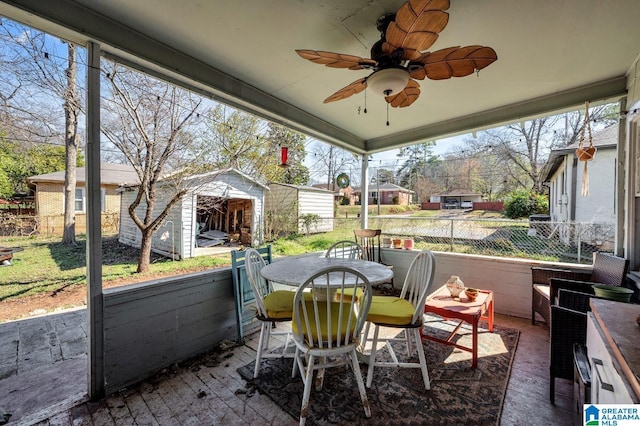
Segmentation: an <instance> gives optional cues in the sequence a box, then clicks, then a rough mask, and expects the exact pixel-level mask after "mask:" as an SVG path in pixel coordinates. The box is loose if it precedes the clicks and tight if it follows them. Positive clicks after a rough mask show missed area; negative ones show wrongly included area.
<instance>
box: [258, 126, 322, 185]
mask: <svg viewBox="0 0 640 426" xmlns="http://www.w3.org/2000/svg"><path fill="white" fill-rule="evenodd" d="M306 139H307V138H306V136H305V135H303V134H302V133H298V132H295V131H293V130H291V129H288V128H286V127H284V126H280V125H277V124H274V123H269V124H268V133H267V138H266V142H267V143H266V146H265V148H266V149H267V152H266V155H265V156H264V157H263V161H261V162H260V164H261V165H262V167H260V168H259V169H258V170H259V172H260V174H261V175H262V176H264V177H265V179H266V181H267V182H278V183H288V184H291V185H307V184H308V183H309V169H308V168H307V167H306V166H305V165H304V158H305V156H306V151H305V147H304V144H305V141H306ZM282 147H287V152H288V161H287V166H286V167H282V166H281V164H280V158H279V153H280V148H282ZM274 151H275V152H277V153H278V155H273V152H274ZM274 158H276V159H277V160H276V161H275V162H274V161H273V159H274Z"/></svg>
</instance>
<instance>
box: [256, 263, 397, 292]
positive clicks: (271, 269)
mask: <svg viewBox="0 0 640 426" xmlns="http://www.w3.org/2000/svg"><path fill="white" fill-rule="evenodd" d="M336 265H339V266H348V267H351V268H354V269H355V270H357V271H358V272H360V273H362V274H363V275H364V276H365V277H367V279H368V280H369V282H370V283H371V285H378V284H383V283H387V282H390V281H391V279H392V278H393V271H392V270H391V269H390V268H389V267H387V266H385V265H382V264H380V263H376V262H369V261H366V260H350V259H335V258H326V257H324V256H323V257H316V256H305V257H293V258H287V259H283V260H278V261H275V262H273V263H271V264H269V265H266V266H265V267H264V268H262V271H261V274H262V276H263V277H264V278H266V279H268V280H270V281H273V282H275V283H280V284H286V285H291V286H299V285H300V284H302V283H303V282H304V281H305V280H306V279H307V278H308V277H310V276H311V275H312V274H314V273H315V272H317V271H319V270H320V269H322V268H325V267H327V266H336Z"/></svg>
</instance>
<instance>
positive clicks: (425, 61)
mask: <svg viewBox="0 0 640 426" xmlns="http://www.w3.org/2000/svg"><path fill="white" fill-rule="evenodd" d="M497 59H498V55H497V54H496V51H495V50H493V49H492V48H490V47H486V46H475V45H474V46H464V47H460V46H456V47H449V48H447V49H442V50H436V51H435V52H427V53H424V54H423V55H422V56H420V57H419V58H418V59H417V60H415V61H411V63H410V64H409V69H410V70H411V71H410V74H409V75H410V76H411V77H412V78H415V79H417V80H424V78H425V77H426V78H429V79H431V80H446V79H448V78H451V77H464V76H467V75H469V74H473V72H475V71H479V70H481V69H483V68H485V67H487V66H489V65H491V64H492V63H493V62H495V61H496V60H497Z"/></svg>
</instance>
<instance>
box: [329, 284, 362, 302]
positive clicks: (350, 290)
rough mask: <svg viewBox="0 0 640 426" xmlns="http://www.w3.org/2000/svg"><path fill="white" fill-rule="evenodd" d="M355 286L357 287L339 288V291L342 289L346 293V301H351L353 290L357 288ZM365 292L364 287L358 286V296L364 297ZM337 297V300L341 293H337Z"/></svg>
mask: <svg viewBox="0 0 640 426" xmlns="http://www.w3.org/2000/svg"><path fill="white" fill-rule="evenodd" d="M355 288H356V287H351V288H345V289H344V290H338V292H337V293H339V292H341V291H342V293H344V301H345V302H351V298H352V297H353V291H354V290H355ZM363 294H364V290H363V289H362V287H358V291H357V292H356V295H357V298H360V297H362V295H363ZM335 297H336V300H337V301H339V300H340V294H336V296H335Z"/></svg>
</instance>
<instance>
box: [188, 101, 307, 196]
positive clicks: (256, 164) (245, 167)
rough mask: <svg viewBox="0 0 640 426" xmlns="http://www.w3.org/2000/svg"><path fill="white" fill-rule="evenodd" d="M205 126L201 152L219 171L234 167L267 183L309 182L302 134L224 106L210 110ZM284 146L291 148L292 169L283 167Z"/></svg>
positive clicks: (300, 183)
mask: <svg viewBox="0 0 640 426" xmlns="http://www.w3.org/2000/svg"><path fill="white" fill-rule="evenodd" d="M203 125H204V126H203V127H204V131H203V132H201V134H200V138H199V139H200V140H199V142H198V143H199V148H198V149H199V151H200V153H201V155H203V156H205V157H206V158H208V159H209V161H210V163H211V164H213V165H214V166H215V167H216V168H220V169H222V168H227V167H233V168H236V169H238V170H240V171H242V172H243V173H245V174H246V175H248V176H251V177H254V178H256V179H258V180H262V181H264V182H266V183H268V182H282V183H290V184H296V185H304V184H306V183H308V180H309V171H308V169H307V168H306V167H305V166H304V164H303V160H304V157H305V155H306V154H305V148H304V142H305V140H306V137H305V136H304V135H302V134H301V133H298V132H294V131H292V130H289V129H287V128H286V127H283V126H279V125H276V124H274V123H267V122H265V121H264V120H261V119H260V118H258V117H256V116H254V115H251V114H247V113H245V112H242V111H238V110H233V109H230V108H228V107H226V106H224V105H216V106H215V107H214V108H210V109H208V110H207V111H206V112H205V113H204V114H203ZM212 146H213V147H215V148H213V149H212ZM282 146H286V147H287V148H288V153H289V161H288V164H289V165H288V167H280V148H281V147H282Z"/></svg>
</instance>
